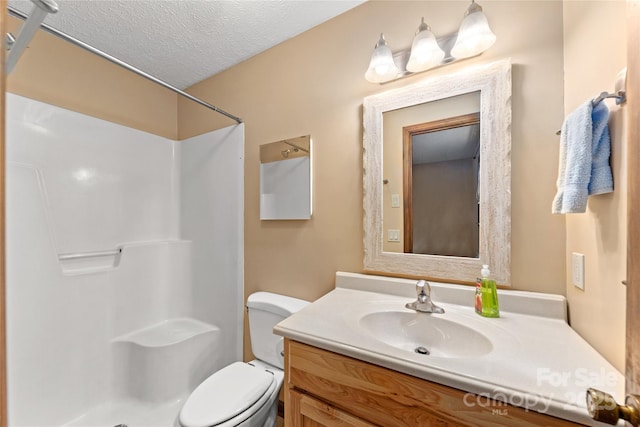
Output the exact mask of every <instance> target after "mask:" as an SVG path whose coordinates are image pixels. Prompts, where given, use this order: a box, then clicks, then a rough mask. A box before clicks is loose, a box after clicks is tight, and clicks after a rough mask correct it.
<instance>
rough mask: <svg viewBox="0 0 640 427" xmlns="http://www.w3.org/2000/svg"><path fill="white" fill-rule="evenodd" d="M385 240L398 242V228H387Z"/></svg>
mask: <svg viewBox="0 0 640 427" xmlns="http://www.w3.org/2000/svg"><path fill="white" fill-rule="evenodd" d="M387 241H389V242H399V241H400V230H392V229H389V230H387Z"/></svg>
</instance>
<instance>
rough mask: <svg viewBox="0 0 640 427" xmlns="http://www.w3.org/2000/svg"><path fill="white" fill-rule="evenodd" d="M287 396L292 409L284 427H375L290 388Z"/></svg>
mask: <svg viewBox="0 0 640 427" xmlns="http://www.w3.org/2000/svg"><path fill="white" fill-rule="evenodd" d="M289 397H290V400H289V404H290V405H292V408H291V409H292V410H291V411H288V414H287V415H288V419H285V426H286V427H375V425H374V424H370V423H368V422H366V421H363V420H361V419H360V418H358V417H354V416H353V415H351V414H348V413H346V412H344V411H341V410H340V409H338V408H334V407H333V406H331V405H327V404H326V403H324V402H321V401H319V400H317V399H314V398H313V397H311V396H308V395H306V394H303V393H300V392H298V391H296V390H290V391H289Z"/></svg>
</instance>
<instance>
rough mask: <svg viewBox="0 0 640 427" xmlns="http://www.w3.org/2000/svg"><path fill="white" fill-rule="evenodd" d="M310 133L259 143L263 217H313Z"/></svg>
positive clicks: (261, 209)
mask: <svg viewBox="0 0 640 427" xmlns="http://www.w3.org/2000/svg"><path fill="white" fill-rule="evenodd" d="M311 176H312V175H311V136H310V135H306V136H300V137H297V138H290V139H285V140H282V141H277V142H272V143H269V144H263V145H261V146H260V219H262V220H275V219H280V220H285V219H310V218H311V213H312V212H311V209H312V199H311Z"/></svg>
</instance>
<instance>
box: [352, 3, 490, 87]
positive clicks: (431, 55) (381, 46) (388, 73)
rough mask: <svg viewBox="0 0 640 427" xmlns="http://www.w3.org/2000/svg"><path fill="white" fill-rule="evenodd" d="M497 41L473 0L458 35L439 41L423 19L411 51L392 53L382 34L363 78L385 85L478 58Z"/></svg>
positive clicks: (480, 8)
mask: <svg viewBox="0 0 640 427" xmlns="http://www.w3.org/2000/svg"><path fill="white" fill-rule="evenodd" d="M495 41H496V35H495V34H494V33H493V32H492V31H491V29H490V28H489V23H488V22H487V17H486V16H485V15H484V13H483V12H482V7H481V6H480V5H479V4H478V3H476V2H475V0H471V5H470V6H469V7H468V8H467V11H466V12H465V16H464V19H463V20H462V23H461V24H460V29H459V30H458V32H457V33H454V34H450V35H447V36H444V37H440V38H438V39H436V37H435V36H434V34H433V33H432V32H431V28H430V27H429V26H428V25H427V24H426V23H425V22H424V18H422V22H421V24H420V26H419V27H418V31H416V36H415V38H414V39H413V43H412V45H411V49H405V50H402V51H399V52H396V53H392V52H391V49H390V48H389V45H388V43H387V41H386V40H385V38H384V36H383V35H382V34H380V40H378V43H376V46H375V49H374V50H373V54H372V55H371V61H370V62H369V68H368V69H367V72H366V73H365V75H364V77H365V79H367V80H368V81H370V82H371V83H386V82H389V81H392V80H396V79H399V78H402V77H405V76H408V75H410V74H413V73H419V72H422V71H426V70H429V69H431V68H434V67H437V66H441V65H445V64H448V63H451V62H455V61H457V60H460V59H464V58H470V57H472V56H476V55H479V54H481V53H482V52H484V51H485V50H487V49H489V48H490V47H491V46H493V44H494V43H495ZM407 58H408V59H407Z"/></svg>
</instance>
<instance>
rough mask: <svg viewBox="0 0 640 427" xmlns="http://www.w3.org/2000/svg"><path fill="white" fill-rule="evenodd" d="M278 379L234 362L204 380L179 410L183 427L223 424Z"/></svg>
mask: <svg viewBox="0 0 640 427" xmlns="http://www.w3.org/2000/svg"><path fill="white" fill-rule="evenodd" d="M274 381H275V379H274V376H273V374H271V373H270V372H267V371H264V370H262V369H258V368H255V367H253V366H251V365H248V364H246V363H242V362H235V363H232V364H231V365H229V366H227V367H225V368H223V369H221V370H219V371H218V372H216V373H214V374H213V375H211V376H210V377H209V378H207V379H206V380H204V382H203V383H202V384H200V385H199V386H198V387H197V388H196V389H195V390H194V391H193V393H191V396H189V398H188V399H187V401H186V402H185V404H184V406H183V407H182V410H181V411H180V424H181V425H183V426H184V427H210V426H215V425H217V424H220V423H223V422H225V421H227V420H229V419H231V418H233V417H235V416H237V415H238V414H240V413H242V412H243V411H245V410H246V409H247V408H249V407H251V406H252V405H253V404H255V403H256V402H257V401H258V400H259V399H260V398H261V397H262V396H263V395H264V394H265V393H266V392H267V390H268V389H269V386H270V385H271V384H272V383H273V382H274Z"/></svg>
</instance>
